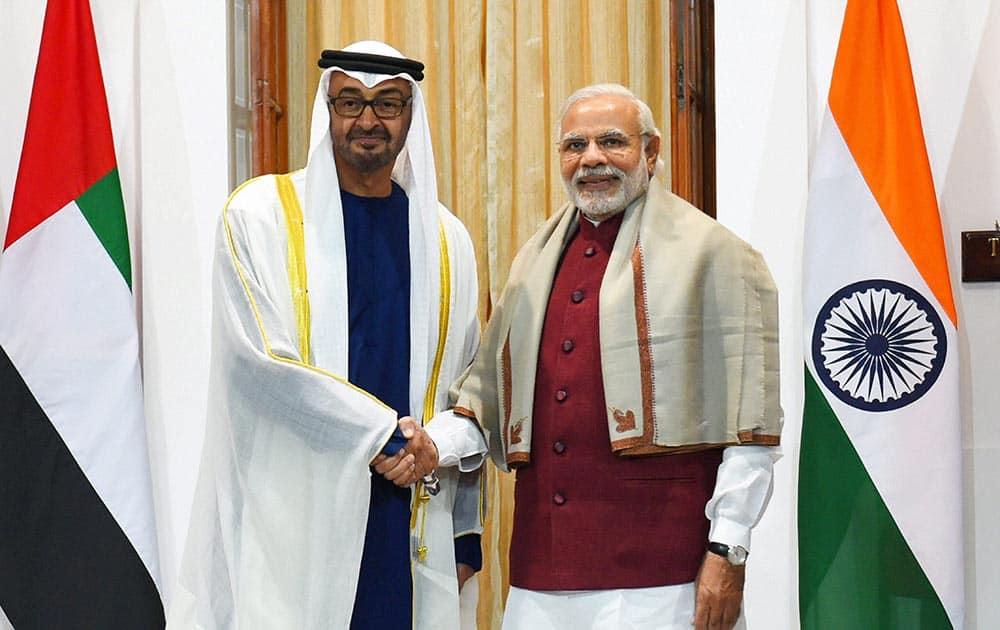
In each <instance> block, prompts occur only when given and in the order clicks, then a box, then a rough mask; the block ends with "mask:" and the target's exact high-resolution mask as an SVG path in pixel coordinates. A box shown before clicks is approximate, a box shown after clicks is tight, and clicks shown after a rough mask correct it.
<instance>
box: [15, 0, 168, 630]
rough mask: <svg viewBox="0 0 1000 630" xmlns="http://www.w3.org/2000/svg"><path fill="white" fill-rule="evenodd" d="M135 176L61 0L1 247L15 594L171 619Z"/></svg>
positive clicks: (22, 628) (32, 616)
mask: <svg viewBox="0 0 1000 630" xmlns="http://www.w3.org/2000/svg"><path fill="white" fill-rule="evenodd" d="M131 284H132V274H131V262H130V256H129V246H128V235H127V230H126V225H125V212H124V205H123V202H122V193H121V185H120V182H119V179H118V170H117V166H116V161H115V151H114V143H113V141H112V135H111V124H110V118H109V114H108V104H107V99H106V97H105V93H104V82H103V79H102V75H101V67H100V61H99V58H98V49H97V43H96V40H95V36H94V26H93V21H92V18H91V13H90V7H89V5H88V3H87V2H86V0H49V2H48V6H47V8H46V13H45V23H44V27H43V31H42V38H41V46H40V49H39V54H38V65H37V68H36V70H35V79H34V85H33V88H32V93H31V103H30V106H29V110H28V119H27V128H26V130H25V135H24V144H23V146H22V149H21V160H20V164H19V167H18V173H17V181H16V184H15V188H14V194H13V201H12V205H11V213H10V218H9V222H8V227H7V232H6V238H5V239H4V241H3V255H2V257H0V607H2V609H3V612H4V613H5V614H6V616H7V617H8V619H9V620H10V622H11V623H12V624H13V626H14V627H15V628H17V630H26V629H31V628H46V629H50V628H155V627H163V625H164V618H163V606H162V603H161V600H160V596H159V593H158V589H157V585H156V579H157V573H158V566H157V547H156V533H155V526H154V520H153V508H152V492H151V483H150V473H149V456H148V450H147V445H146V434H145V427H144V423H143V407H142V390H141V383H140V371H139V345H138V334H137V326H136V317H135V307H134V303H133V299H132V287H131Z"/></svg>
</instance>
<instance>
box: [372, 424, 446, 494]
mask: <svg viewBox="0 0 1000 630" xmlns="http://www.w3.org/2000/svg"><path fill="white" fill-rule="evenodd" d="M399 430H400V432H401V433H402V434H403V437H404V438H406V446H404V447H403V448H401V449H400V450H399V452H398V453H396V454H395V455H392V456H387V455H379V456H378V457H376V458H375V460H374V461H373V462H372V464H373V465H374V467H375V472H377V473H378V474H380V475H382V476H383V477H385V478H386V479H388V480H389V481H391V482H393V483H394V484H396V485H397V486H401V487H402V486H410V485H413V484H414V483H416V482H417V480H418V479H420V478H421V477H424V476H426V475H429V474H430V473H431V472H433V471H434V470H435V469H437V465H438V450H437V446H436V445H435V444H434V440H432V439H431V437H430V436H429V435H428V434H427V431H425V430H424V428H423V427H422V426H420V423H419V422H417V421H416V420H415V419H413V418H411V417H410V416H406V417H404V418H400V419H399Z"/></svg>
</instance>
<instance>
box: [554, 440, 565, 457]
mask: <svg viewBox="0 0 1000 630" xmlns="http://www.w3.org/2000/svg"><path fill="white" fill-rule="evenodd" d="M552 450H553V451H555V452H556V454H557V455H562V454H563V453H565V452H566V445H565V444H563V443H562V442H556V443H555V444H553V445H552Z"/></svg>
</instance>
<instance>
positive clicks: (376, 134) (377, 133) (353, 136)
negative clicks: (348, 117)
mask: <svg viewBox="0 0 1000 630" xmlns="http://www.w3.org/2000/svg"><path fill="white" fill-rule="evenodd" d="M358 138H378V139H380V140H386V141H388V140H391V139H392V136H390V135H389V132H388V131H386V130H385V129H383V128H381V127H375V128H374V129H369V130H367V131H366V130H364V129H352V130H350V131H349V132H348V133H347V139H348V140H357V139H358Z"/></svg>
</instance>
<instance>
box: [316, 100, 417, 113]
mask: <svg viewBox="0 0 1000 630" xmlns="http://www.w3.org/2000/svg"><path fill="white" fill-rule="evenodd" d="M412 100H413V97H412V96H411V97H410V98H408V99H405V100H404V99H401V98H395V97H392V96H378V97H375V98H373V99H371V100H366V99H363V98H361V97H360V96H334V97H330V98H328V99H327V102H328V103H330V105H333V111H335V112H337V115H338V116H343V117H344V118H359V117H360V116H361V114H363V113H364V111H365V108H366V107H371V108H372V113H374V114H375V116H377V117H378V118H399V117H400V116H402V115H403V110H404V109H406V106H407V105H409V104H410V101H412Z"/></svg>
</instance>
